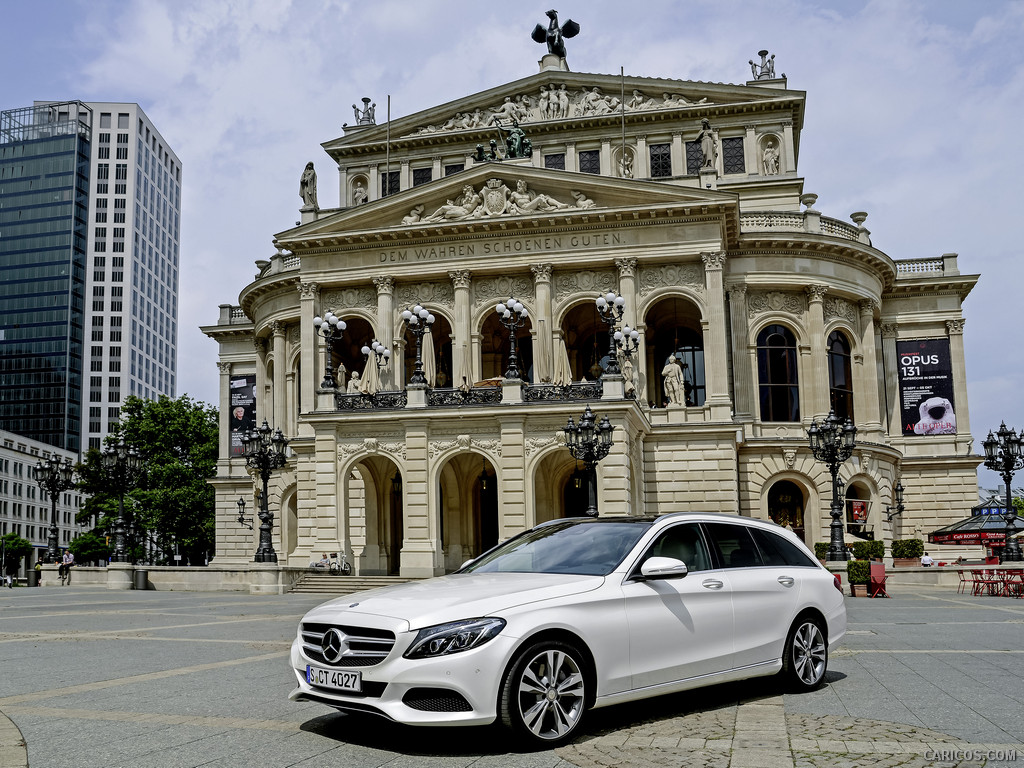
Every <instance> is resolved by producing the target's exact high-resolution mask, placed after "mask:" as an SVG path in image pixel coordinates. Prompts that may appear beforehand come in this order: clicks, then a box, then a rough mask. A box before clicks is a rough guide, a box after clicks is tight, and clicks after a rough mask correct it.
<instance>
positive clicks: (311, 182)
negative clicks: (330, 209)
mask: <svg viewBox="0 0 1024 768" xmlns="http://www.w3.org/2000/svg"><path fill="white" fill-rule="evenodd" d="M299 197H300V198H302V207H303V208H312V209H313V210H319V209H320V206H319V205H318V204H317V202H316V171H315V170H313V161H312V160H310V161H309V162H308V163H306V169H305V170H304V171H303V172H302V176H301V177H300V178H299Z"/></svg>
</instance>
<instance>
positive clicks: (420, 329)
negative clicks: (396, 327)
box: [402, 304, 434, 387]
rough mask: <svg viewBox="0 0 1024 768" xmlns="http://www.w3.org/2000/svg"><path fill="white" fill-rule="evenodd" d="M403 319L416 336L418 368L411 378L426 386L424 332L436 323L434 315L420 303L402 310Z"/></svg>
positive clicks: (414, 383) (410, 382) (411, 380)
mask: <svg viewBox="0 0 1024 768" xmlns="http://www.w3.org/2000/svg"><path fill="white" fill-rule="evenodd" d="M402 321H403V322H404V323H405V327H406V328H408V329H409V332H410V333H412V335H413V336H415V337H416V369H415V370H414V371H413V373H412V378H411V379H409V384H411V385H413V386H424V387H425V386H426V384H427V377H426V376H424V375H423V334H425V333H427V332H428V331H429V330H430V326H431V325H433V324H434V316H433V315H432V314H430V312H428V311H427V310H426V309H425V308H423V307H421V306H420V305H419V304H417V305H416V306H414V307H412V308H411V309H407V310H405V311H403V312H402Z"/></svg>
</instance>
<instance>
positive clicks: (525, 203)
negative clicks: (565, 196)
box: [509, 179, 569, 213]
mask: <svg viewBox="0 0 1024 768" xmlns="http://www.w3.org/2000/svg"><path fill="white" fill-rule="evenodd" d="M509 199H510V201H511V203H512V210H511V212H512V213H543V212H545V211H557V210H560V209H562V208H568V207H569V205H568V204H567V203H562V202H559V201H558V200H555V198H553V197H550V196H549V195H541V194H537V193H536V192H531V191H530V190H529V189H528V188H527V186H526V182H525V181H524V180H523V179H520V180H519V181H517V182H516V191H515V192H512V193H511V194H510V195H509Z"/></svg>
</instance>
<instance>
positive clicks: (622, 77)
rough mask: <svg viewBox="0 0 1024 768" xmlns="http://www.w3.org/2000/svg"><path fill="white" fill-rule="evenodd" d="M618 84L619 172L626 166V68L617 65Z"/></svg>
mask: <svg viewBox="0 0 1024 768" xmlns="http://www.w3.org/2000/svg"><path fill="white" fill-rule="evenodd" d="M619 85H620V87H621V93H620V97H621V98H620V99H619V105H620V106H621V107H622V149H621V150H619V163H620V173H621V172H622V171H621V169H622V168H625V167H626V68H625V67H619Z"/></svg>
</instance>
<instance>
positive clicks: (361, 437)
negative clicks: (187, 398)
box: [203, 68, 980, 576]
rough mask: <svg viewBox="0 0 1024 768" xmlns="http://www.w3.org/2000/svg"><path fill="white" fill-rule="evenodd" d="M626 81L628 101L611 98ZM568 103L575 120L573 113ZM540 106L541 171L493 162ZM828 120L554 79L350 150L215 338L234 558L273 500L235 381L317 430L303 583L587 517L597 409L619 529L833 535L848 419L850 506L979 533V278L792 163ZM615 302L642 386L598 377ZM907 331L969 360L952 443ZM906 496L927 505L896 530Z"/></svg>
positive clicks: (535, 127)
mask: <svg viewBox="0 0 1024 768" xmlns="http://www.w3.org/2000/svg"><path fill="white" fill-rule="evenodd" d="M563 86H564V88H563ZM623 88H624V89H625V91H624V92H625V93H627V94H633V98H632V99H628V100H627V103H626V108H625V110H622V109H620V108H619V103H618V100H616V99H611V98H610V97H609V96H608V94H616V93H620V91H622V89H623ZM562 92H564V93H566V94H567V95H568V97H569V103H568V106H567V107H565V108H563V107H562V106H561V105H559V106H557V107H553V106H552V103H553V101H554V99H553V94H556V93H562ZM534 94H535V96H534ZM644 94H652V97H651V98H647V97H646V96H645V95H644ZM653 94H658V95H657V96H653ZM545 96H546V98H544V97H545ZM613 101H615V102H616V103H615V104H614V105H613V104H612V102H613ZM517 110H519V112H518V117H519V118H520V122H521V123H523V124H524V125H525V126H526V130H527V134H528V136H529V138H530V140H531V141H532V145H533V154H532V156H531V157H528V158H517V159H513V160H505V161H487V160H480V159H479V158H480V157H481V153H482V150H480V151H479V152H478V150H477V147H478V145H479V146H483V147H486V146H487V145H488V143H489V141H490V140H491V139H492V138H496V137H497V136H498V133H497V130H498V129H497V126H496V123H500V120H501V119H502V118H503V117H505V113H506V112H507V113H508V115H509V116H515V114H514V113H516V111H517ZM489 116H490V117H489ZM803 117H804V94H803V93H802V92H800V91H790V90H787V89H786V88H785V81H784V80H775V79H772V80H764V81H751V82H748V83H746V84H745V85H723V84H708V83H697V82H685V81H677V80H663V79H653V78H626V79H625V82H620V79H619V78H618V77H614V76H602V75H583V74H577V73H572V72H568V71H564V70H552V69H550V68H549V69H542V71H541V72H540V73H539V74H537V75H533V76H531V77H528V78H524V79H522V80H519V81H516V82H514V83H511V84H508V85H507V86H501V87H498V88H494V89H491V90H489V91H486V92H483V93H480V94H475V95H473V96H469V97H467V98H466V99H463V100H460V101H458V102H451V103H449V104H445V105H441V106H439V107H437V108H436V109H432V110H427V111H425V112H422V113H418V114H415V115H411V116H408V117H405V118H401V119H398V120H395V121H393V122H392V126H391V131H390V136H392V137H400V138H398V139H393V140H392V142H391V145H390V148H389V147H388V145H387V143H386V137H387V135H388V133H387V127H386V126H383V125H379V126H378V125H365V126H362V125H360V126H355V127H349V128H347V131H346V134H345V135H344V136H342V137H341V138H338V139H335V140H332V141H329V142H327V143H326V144H325V145H324V147H325V149H326V151H327V153H328V155H329V156H330V158H331V159H332V160H333V161H334V162H335V163H336V165H337V168H338V171H339V197H340V200H341V201H342V203H343V204H342V206H341V207H339V208H335V209H327V208H324V209H319V210H315V211H314V210H303V211H302V223H301V225H300V226H297V227H295V228H293V229H289V230H287V231H284V232H281V233H279V234H278V235H276V237H275V246H276V248H277V251H276V253H274V254H273V255H272V256H270V258H269V259H267V260H261V261H257V270H258V272H257V274H256V276H255V278H254V280H253V281H252V282H250V283H249V284H248V285H246V286H245V287H244V288H242V291H241V294H240V296H239V300H238V303H237V305H234V304H226V305H222V307H221V313H220V318H219V321H218V323H217V324H216V325H212V326H207V327H205V328H204V329H203V330H204V331H205V332H206V333H207V334H208V335H209V336H211V337H212V338H214V339H215V340H216V341H217V342H218V343H219V345H220V371H221V403H220V406H221V414H222V417H221V418H222V423H221V430H222V438H221V456H222V458H221V461H220V464H219V473H218V477H217V478H216V479H215V480H214V481H213V483H214V485H215V487H216V488H217V504H218V512H217V554H216V563H217V564H219V565H223V564H230V563H239V564H241V563H243V562H245V561H249V560H251V558H252V554H253V552H254V550H255V547H256V540H257V532H253V531H249V530H248V529H245V528H243V527H241V526H239V525H238V524H237V522H236V520H235V518H236V517H237V507H236V501H237V499H238V498H239V497H240V496H242V497H245V498H247V499H249V500H250V503H253V502H255V501H256V497H255V496H254V492H253V489H254V485H253V481H252V479H251V478H250V476H249V475H248V474H247V471H246V468H245V462H244V460H243V459H241V458H239V457H232V456H231V455H230V446H231V441H230V429H231V421H230V417H229V411H230V410H231V407H230V406H231V404H232V402H231V400H230V386H231V382H232V380H233V379H237V378H239V377H246V376H253V377H255V382H256V384H255V388H254V397H255V416H256V418H257V420H258V421H262V420H263V419H266V420H267V421H268V422H270V423H271V425H272V426H274V427H280V428H281V429H282V430H283V431H284V433H285V434H286V435H288V436H289V438H290V439H291V442H290V448H291V451H292V454H293V457H292V458H291V460H290V461H289V463H288V465H287V466H286V468H285V469H283V470H281V471H279V472H276V473H274V475H273V477H272V479H271V488H270V496H269V501H270V509H271V510H272V511H274V512H275V515H276V519H275V521H274V522H275V525H274V546H275V549H276V550H277V553H278V557H279V558H280V561H281V562H282V564H287V565H289V566H292V567H295V566H302V565H305V564H306V563H308V562H309V561H310V560H315V559H318V558H319V555H320V553H322V552H332V551H339V550H344V551H346V552H347V553H348V556H349V558H350V560H351V561H352V562H353V563H354V564H355V566H356V572H357V573H362V574H386V573H400V574H401V575H406V576H426V575H434V574H439V573H443V572H445V571H449V570H452V569H454V568H457V567H458V566H459V565H460V564H461V563H462V562H464V561H465V560H467V559H469V558H472V557H475V556H476V555H478V554H479V553H480V552H481V551H483V550H484V549H486V548H487V547H488V546H490V545H491V544H493V543H495V542H497V541H498V540H500V539H503V538H505V537H508V536H511V535H513V534H515V533H517V532H519V531H522V530H524V529H525V528H528V527H530V526H532V525H534V524H536V523H538V522H542V521H544V520H549V519H552V518H556V517H560V516H563V515H565V514H576V513H579V512H580V511H581V510H582V508H583V507H585V506H586V477H585V475H584V474H582V473H581V472H579V469H578V467H577V462H576V461H575V460H574V459H573V458H572V456H571V455H570V453H569V451H568V450H567V449H566V448H565V446H564V445H563V435H562V430H563V428H564V426H565V424H566V421H567V419H568V418H569V417H572V418H573V419H574V420H578V419H579V417H580V415H581V413H582V411H583V409H584V406H585V404H589V405H590V406H591V408H592V409H593V410H594V412H595V413H596V414H598V415H599V416H607V417H608V418H609V420H610V421H611V423H612V424H613V425H614V426H615V432H614V444H613V446H612V448H611V451H610V454H609V455H608V456H607V457H606V458H605V459H603V460H602V461H601V462H600V464H599V465H598V470H597V478H598V496H599V508H600V514H601V515H635V514H658V513H666V512H673V511H678V510H713V511H721V512H728V513H738V514H741V515H748V516H754V517H760V518H771V519H775V520H776V521H777V522H779V523H780V524H790V525H792V526H793V527H794V528H795V529H796V530H797V531H798V533H800V534H801V535H802V536H803V538H804V540H805V541H806V542H808V544H812V543H813V542H816V541H822V540H825V539H827V537H828V523H829V516H828V509H829V503H830V501H831V493H832V491H831V480H830V476H829V473H828V470H827V467H825V465H823V464H821V463H819V462H816V461H815V460H814V458H813V456H812V455H811V453H810V450H809V447H808V440H807V429H808V427H809V426H810V425H811V422H812V419H819V420H820V419H821V418H822V417H824V416H825V415H826V414H827V413H828V412H829V410H830V408H833V407H835V408H836V409H837V411H839V412H841V415H843V414H849V415H852V417H853V420H854V422H855V423H856V425H857V427H858V430H859V431H858V447H857V449H856V451H855V454H854V456H853V458H852V459H851V460H850V461H847V462H846V463H845V464H844V465H843V467H842V472H841V477H842V479H843V480H844V481H845V483H846V493H847V499H848V500H860V501H863V502H866V509H867V522H866V524H865V526H864V528H863V531H865V532H870V533H871V534H872V535H873V536H875V537H876V538H884V539H886V540H891V539H893V538H904V537H909V536H922V535H923V534H925V533H927V531H928V530H930V529H931V528H932V527H938V526H941V525H944V524H946V523H949V522H952V521H953V520H956V519H958V518H960V517H963V516H964V515H965V514H966V513H967V510H968V509H969V508H970V507H971V505H972V504H974V503H975V502H976V497H977V493H976V479H975V470H976V467H977V465H978V463H979V462H980V457H978V456H976V455H973V454H972V453H971V443H972V441H971V436H970V423H969V418H968V408H967V391H966V383H965V376H964V356H963V343H962V342H963V334H962V331H963V315H962V311H961V305H962V302H963V300H964V298H965V297H966V295H967V294H968V293H969V292H970V290H971V288H972V287H973V285H974V284H975V282H976V281H977V275H961V274H960V273H959V271H958V269H957V259H956V256H955V255H952V254H947V255H945V256H942V257H937V258H934V259H926V260H917V261H895V260H893V259H892V258H891V257H890V256H888V255H887V254H886V253H884V252H883V251H881V250H879V249H878V248H876V247H875V246H874V245H873V244H872V242H871V238H870V233H869V232H868V230H867V229H866V228H865V227H864V219H865V215H864V214H860V213H855V214H852V215H851V218H852V220H853V223H847V222H844V221H840V220H837V219H834V218H830V217H827V216H824V215H822V214H821V213H820V212H819V211H817V210H815V207H814V206H815V203H816V196H815V195H809V194H804V179H803V178H802V177H801V176H800V175H799V173H798V169H797V163H796V158H797V157H798V149H799V140H800V133H801V129H802V124H803ZM704 120H707V121H708V124H709V125H710V128H711V130H712V131H713V132H714V144H713V146H714V147H715V154H714V156H713V158H711V161H709V163H703V162H702V158H701V156H700V154H699V153H700V142H699V141H698V138H697V137H698V134H700V132H701V126H702V121H704ZM623 137H624V138H623ZM769 145H770V152H769V154H770V155H771V160H770V161H768V160H765V159H764V158H765V157H767V155H766V154H765V149H766V148H769ZM498 146H499V154H500V147H501V145H500V143H499V145H498ZM706 146H707V145H706ZM389 156H390V167H387V166H386V162H387V158H388V157H389ZM624 158H625V162H624ZM428 169H429V173H428ZM389 174H390V175H389ZM414 180H416V181H417V183H416V184H415V185H414V184H413V181H414ZM389 186H390V188H391V191H392V193H391V194H390V195H386V196H385V195H383V194H382V190H386V189H388V187H389ZM396 188H397V191H396ZM364 195H365V197H366V199H365V200H364V199H363V198H364ZM610 291H613V292H615V293H617V294H618V295H621V296H622V297H623V298H624V300H625V304H624V315H623V318H622V324H627V323H628V324H629V325H630V326H631V327H632V328H635V329H636V330H637V331H638V332H639V338H638V340H637V344H638V349H637V351H636V353H635V355H634V357H633V360H632V364H633V370H632V372H631V376H630V379H631V381H630V382H628V383H626V382H624V381H623V379H622V377H619V376H615V375H608V374H605V375H602V374H603V373H604V368H605V367H607V363H608V360H609V358H608V353H609V335H608V326H607V325H606V324H605V323H604V322H603V321H602V320H601V319H600V317H599V316H598V313H597V310H596V309H595V299H596V298H597V297H598V296H599V295H601V294H604V293H607V292H610ZM510 296H513V297H514V298H516V299H517V300H518V301H520V302H522V303H523V305H525V306H526V308H527V309H528V312H529V320H528V322H527V324H526V325H525V326H524V327H523V328H521V329H520V330H518V331H517V332H516V333H517V347H518V357H519V368H520V370H521V372H522V381H511V380H507V379H504V378H503V374H504V372H505V371H506V368H507V366H508V356H509V347H510V343H509V331H507V330H506V329H505V328H504V327H503V326H502V325H501V323H500V322H499V320H498V315H497V313H496V312H495V305H496V304H497V303H499V302H504V301H506V300H507V299H508V298H509V297H510ZM414 304H419V305H422V306H423V307H426V308H427V309H428V310H429V312H430V313H432V315H433V316H434V317H435V322H434V324H433V326H432V327H431V329H430V333H429V334H427V335H425V336H424V337H423V342H424V344H425V345H427V346H429V348H430V349H429V350H428V352H432V354H428V355H426V356H425V357H427V358H432V361H433V362H432V364H428V366H427V368H428V369H429V368H432V369H433V370H432V371H431V370H428V371H427V378H428V380H429V384H428V386H427V387H425V388H419V387H415V386H409V385H408V384H407V382H408V381H409V379H410V377H411V374H412V372H413V369H414V366H415V360H416V343H415V338H414V336H413V335H412V334H411V333H409V332H408V331H407V330H406V327H405V325H404V323H403V321H402V319H401V313H402V311H403V310H404V309H406V308H407V307H409V306H411V305H414ZM328 311H332V312H333V313H334V314H335V315H337V316H338V317H341V318H343V319H344V320H345V321H346V323H347V329H346V331H345V336H344V338H343V339H342V341H341V342H340V343H339V344H336V345H335V346H334V347H333V349H332V350H331V352H330V354H331V364H332V368H333V369H334V370H335V378H336V381H337V388H336V389H333V388H327V389H323V388H321V387H322V382H323V378H324V367H325V349H324V346H323V340H322V339H321V338H320V337H318V335H317V333H316V332H315V328H314V324H313V318H314V316H317V315H320V316H322V315H324V314H325V313H326V312H328ZM766 338H767V339H769V341H766V340H765V339H766ZM373 339H376V340H379V341H380V342H382V343H383V344H384V345H386V346H387V347H389V348H390V350H391V351H392V357H391V361H390V363H389V365H388V366H387V367H386V368H384V369H382V371H381V382H382V383H381V391H380V392H378V393H377V394H376V395H368V394H351V395H350V394H345V389H346V387H345V379H346V377H351V372H353V371H355V372H363V371H364V370H365V368H364V366H365V365H368V364H373V358H372V356H371V361H370V362H369V363H367V362H366V361H365V360H364V358H363V355H362V354H361V353H360V348H361V347H362V346H363V345H364V344H366V345H368V344H370V342H371V340H373ZM910 339H914V340H917V339H946V340H948V342H949V349H950V359H951V366H952V386H953V394H954V397H955V403H956V412H957V426H956V431H955V433H953V434H942V435H939V434H933V435H924V436H922V435H912V436H905V434H904V432H905V429H904V427H905V425H904V424H903V423H902V421H903V418H902V412H901V410H900V391H899V389H900V387H899V370H898V367H899V361H898V360H897V353H896V344H897V341H898V340H910ZM780 340H782V341H780ZM786 340H788V341H786ZM776 343H784V344H785V345H788V346H786V347H785V350H784V351H781V352H780V351H778V349H775V348H773V347H772V346H771V345H772V344H776ZM773 355H774V357H773ZM670 356H675V357H676V359H677V360H678V361H679V362H680V363H684V364H685V369H684V379H685V384H684V390H685V396H684V397H682V398H680V399H681V400H682V402H672V398H671V397H669V395H670V392H669V391H668V390H667V389H666V388H665V386H664V383H663V380H662V369H663V367H664V366H665V361H666V360H667V359H668V358H669V357H670ZM780 361H781V362H780ZM780 366H782V367H784V368H786V370H785V371H784V372H783V373H781V374H780ZM627 372H628V370H627ZM780 376H781V379H780ZM364 378H365V377H364ZM778 386H783V387H784V390H780V389H778V388H775V389H773V388H772V387H778ZM626 393H628V394H626ZM897 479H899V480H901V481H902V483H903V486H904V487H905V488H906V489H907V493H906V512H905V513H904V515H903V516H902V518H899V517H898V518H896V519H895V520H894V521H893V522H892V523H889V522H887V521H886V514H885V508H886V506H887V505H889V504H891V503H893V502H892V487H893V486H894V484H895V482H896V481H897ZM251 509H252V507H251V506H250V510H251Z"/></svg>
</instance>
